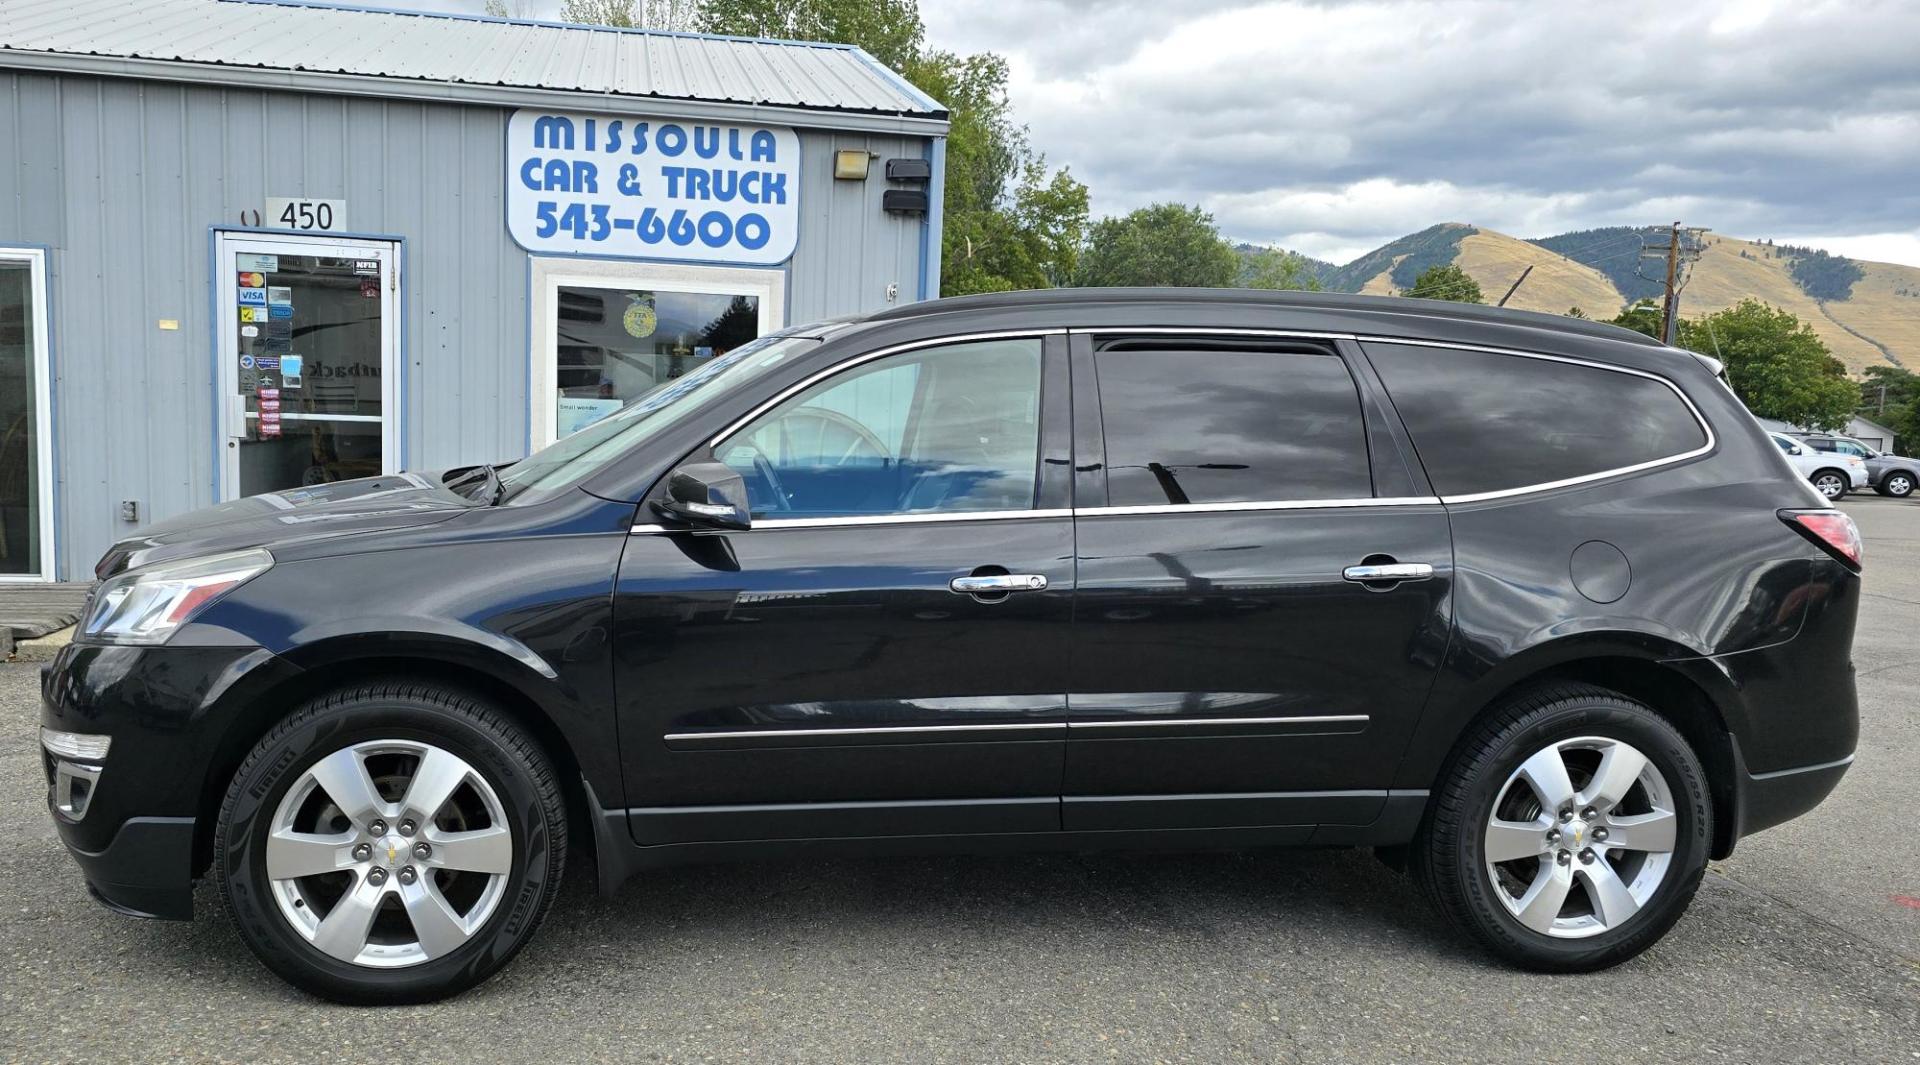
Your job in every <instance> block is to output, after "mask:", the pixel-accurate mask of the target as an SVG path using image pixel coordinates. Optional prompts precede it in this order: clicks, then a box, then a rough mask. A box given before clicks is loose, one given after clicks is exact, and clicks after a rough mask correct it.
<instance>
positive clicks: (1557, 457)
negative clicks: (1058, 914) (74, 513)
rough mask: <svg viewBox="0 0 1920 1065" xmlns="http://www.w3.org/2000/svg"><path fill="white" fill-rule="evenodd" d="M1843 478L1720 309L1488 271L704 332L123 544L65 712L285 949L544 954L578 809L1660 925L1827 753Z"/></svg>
mask: <svg viewBox="0 0 1920 1065" xmlns="http://www.w3.org/2000/svg"><path fill="white" fill-rule="evenodd" d="M1859 567H1860V544H1859V540H1858V538H1857V535H1856V533H1855V531H1854V528H1853V525H1852V523H1851V522H1850V521H1849V520H1848V518H1847V517H1846V516H1845V515H1844V514H1841V513H1839V512H1836V511H1834V510H1831V509H1828V508H1827V507H1826V505H1825V503H1824V501H1822V500H1821V499H1820V498H1819V497H1818V496H1817V495H1816V494H1814V493H1813V491H1812V489H1811V488H1809V487H1808V485H1807V484H1806V483H1805V482H1804V481H1803V480H1802V479H1801V478H1800V477H1799V476H1797V475H1796V474H1795V473H1794V472H1793V470H1792V469H1790V468H1789V467H1788V465H1787V463H1786V459H1785V458H1784V457H1783V456H1782V455H1781V453H1780V451H1779V449H1778V448H1776V447H1775V446H1774V445H1773V444H1772V442H1771V441H1769V440H1768V438H1767V436H1766V434H1765V433H1764V432H1763V431H1762V430H1761V428H1760V427H1759V425H1758V424H1756V423H1755V422H1754V420H1753V419H1752V418H1751V417H1750V416H1749V415H1748V414H1747V412H1746V411H1745V410H1744V409H1743V408H1742V407H1741V406H1740V403H1739V401H1738V400H1736V399H1735V398H1734V396H1733V394H1732V393H1731V392H1730V391H1728V390H1727V389H1726V388H1725V387H1724V385H1723V383H1722V382H1721V381H1719V380H1717V379H1716V368H1715V367H1714V366H1713V365H1712V364H1711V363H1709V362H1707V361H1705V360H1702V359H1700V358H1697V357H1695V356H1693V355H1689V354H1687V353H1684V352H1681V351H1677V350H1674V349H1671V348H1666V347H1661V346H1659V345H1657V344H1655V343H1653V342H1651V341H1649V340H1648V339H1647V338H1645V337H1642V336H1640V335H1638V334H1635V333H1630V332H1626V331H1623V330H1619V329H1615V328H1612V327H1609V326H1602V325H1596V324H1592V323H1587V322H1581V321H1575V320H1571V319H1566V318H1557V317H1549V316H1544V315H1535V314H1523V313H1515V312H1507V311H1494V310H1490V309H1486V308H1480V307H1463V306H1460V305H1457V304H1451V303H1429V302H1425V301H1406V300H1390V299H1380V298H1371V297H1358V296H1355V297H1342V296H1322V295H1255V294H1250V293H1245V292H1216V291H1159V290H1143V291H1130V290H1107V291H1061V292H1042V293H1015V294H1010V295H997V296H990V297H970V298H963V299H957V300H945V301H940V302H934V303H926V304H920V305H917V306H912V307H905V308H900V309H897V310H889V311H887V312H884V313H881V314H876V315H873V316H871V317H867V318H862V319H858V320H847V321H833V322H826V323H822V324H819V325H813V326H808V327H805V328H799V329H793V330H789V331H787V332H785V333H781V334H779V335H777V336H771V337H766V338H764V339H761V340H759V341H756V342H754V343H752V344H749V345H747V346H744V347H741V348H739V349H736V350H734V351H731V352H726V353H724V354H721V355H719V356H717V357H713V358H711V359H709V360H705V361H704V362H703V364H701V365H699V367H698V368H697V369H695V370H694V371H693V372H691V373H689V374H687V375H686V376H684V377H681V378H679V379H677V380H674V381H671V382H668V383H666V384H663V385H662V386H660V387H659V388H657V389H655V390H654V391H653V392H651V393H648V394H647V395H646V396H645V397H643V398H642V399H640V400H638V401H637V402H635V403H634V404H632V405H630V406H628V407H626V408H624V409H622V410H620V411H619V412H617V413H615V414H613V415H612V416H610V417H608V418H606V419H605V420H603V421H600V422H598V423H596V424H594V425H592V426H590V427H588V428H586V429H584V430H582V431H580V432H578V433H576V434H574V435H572V436H569V437H566V438H565V439H562V440H561V441H560V442H559V443H557V444H555V445H553V446H552V447H549V448H547V449H545V450H543V451H540V452H537V453H536V454H534V455H532V456H531V457H529V458H525V459H522V460H520V461H518V462H515V463H513V464H511V465H509V466H505V467H502V468H499V469H496V468H494V467H490V466H481V467H473V468H469V469H464V470H455V471H451V472H449V473H446V474H442V475H428V474H413V473H408V474H401V475H398V476H387V477H378V478H372V479H367V480H361V481H351V482H342V483H338V484H333V485H327V486H322V487H317V488H307V489H300V490H298V491H289V492H282V493H277V494H274V495H270V496H261V497H256V498H253V499H248V500H242V501H239V502H236V503H232V504H228V505H224V506H219V507H215V508H212V509H210V510H206V511H202V512H199V513H196V514H192V515H188V516H186V517H184V518H179V519H176V520H173V521H170V522H166V523H163V524H161V525H158V526H155V527H153V528H151V529H149V530H147V531H146V532H145V533H144V534H142V535H139V536H136V537H134V538H131V539H129V540H126V541H125V542H123V543H120V544H118V545H117V546H115V547H114V548H113V549H112V550H111V551H109V552H108V554H107V555H106V557H105V558H103V559H102V561H101V563H100V565H99V569H98V576H99V577H100V579H101V581H102V583H101V584H100V585H99V586H98V588H97V589H96V591H95V592H94V594H93V597H92V600H91V603H90V606H89V609H88V610H87V612H86V615H85V618H84V621H83V623H82V627H81V632H80V635H79V636H78V638H77V639H75V641H74V643H73V645H72V646H71V647H70V648H68V649H66V650H65V651H64V652H63V653H62V654H61V655H60V657H59V659H58V660H57V661H55V662H54V663H52V664H51V666H50V667H49V668H48V669H47V671H46V674H45V681H44V696H45V710H44V717H43V721H44V724H45V727H44V729H43V731H42V733H41V739H42V744H43V746H44V748H45V752H46V759H45V762H46V772H47V777H48V781H49V784H50V788H51V805H52V813H53V817H54V819H55V821H56V822H57V824H58V826H59V831H60V834H61V836H62V837H63V838H64V839H65V841H66V844H67V846H68V848H69V849H70V850H71V851H72V853H73V856H74V858H75V859H76V860H77V861H78V862H79V863H80V865H81V867H82V869H83V870H84V872H85V875H86V879H87V882H88V885H89V887H90V889H91V890H92V891H93V893H94V894H95V895H97V896H98V897H99V898H100V899H101V900H102V901H104V902H105V903H106V904H107V905H109V906H111V907H113V908H115V909H118V910H121V911H124V912H128V913H133V914H139V915H145V916H154V917H167V918H177V919H187V918H190V917H191V916H192V913H193V883H194V880H195V878H196V877H199V876H201V875H203V874H207V873H209V872H210V873H211V876H212V877H213V879H214V881H215V883H216V884H217V885H218V888H219V891H220V894H221V897H222V899H223V900H224V901H225V903H226V907H227V909H228V910H229V911H230V912H231V914H232V915H233V916H234V918H235V921H236V924H237V926H238V928H239V931H240V933H241V935H242V937H243V938H244V939H245V941H246V942H247V943H248V945H249V946H250V947H251V948H252V949H253V950H254V951H255V952H257V953H258V954H259V956H260V957H261V959H262V960H264V961H265V963H266V964H267V965H268V966H269V967H270V968H272V969H273V970H274V971H275V972H277V973H279V974H280V975H281V976H283V977H286V978H287V979H289V980H291V981H293V982H295V983H297V984H299V985H300V986H302V987H305V988H308V989H311V990H313V991H315V992H317V993H319V994H322V995H326V996H329V997H333V998H337V999H343V1000H352V1001H361V1002H402V1001H417V1000H422V999H427V998H432V997H435V996H439V995H443V994H447V993H449V992H452V991H455V990H458V989H460V988H464V987H467V986H469V985H471V984H473V983H475V982H477V981H479V980H481V979H483V978H485V977H486V976H487V975H488V974H490V973H492V972H494V971H495V970H497V969H499V968H500V967H501V966H502V965H504V964H505V963H506V961H507V960H508V959H509V958H510V957H512V955H513V953H514V952H515V951H516V950H517V949H518V948H519V947H520V946H522V945H523V944H524V943H525V942H526V940H527V938H528V937H529V936H531V935H532V934H533V930H534V928H535V927H536V926H537V925H538V924H539V923H540V919H541V917H542V915H543V914H544V913H545V912H546V909H547V907H548V906H549V905H550V904H551V903H552V901H553V898H554V895H555V891H556V888H557V887H558V882H559V877H560V873H561V870H562V867H563V859H564V856H565V854H566V852H567V850H568V848H569V846H571V847H573V848H575V849H580V848H582V847H584V848H585V849H587V850H588V851H589V853H590V855H591V863H592V866H593V867H594V868H595V869H596V870H597V873H598V880H599V887H600V888H601V890H603V891H610V890H612V889H613V888H614V887H615V886H616V885H618V884H619V883H620V882H621V881H622V880H623V879H624V878H626V877H627V876H629V875H632V874H634V873H636V872H639V871H641V870H645V869H648V868H652V867H656V866H661V865H665V864H669V863H677V862H695V861H714V860H725V859H735V858H749V857H752V858H764V857H767V856H774V855H784V854H794V853H801V852H805V853H809V854H818V853H823V852H828V851H850V852H855V853H862V854H865V853H875V852H925V851H931V850H940V851H946V850H988V849H994V850H998V849H1009V848H1022V849H1025V848H1092V847H1170V848H1204V847H1229V848H1233V847H1252V846H1268V845H1294V844H1307V845H1313V846H1367V847H1375V848H1380V850H1381V854H1382V856H1383V857H1384V858H1386V859H1387V860H1388V862H1389V863H1390V864H1395V865H1401V866H1404V867H1405V868H1406V869H1407V870H1409V871H1410V872H1411V874H1412V875H1413V877H1414V878H1415V879H1416V880H1417V881H1418V882H1419V884H1420V886H1421V887H1422V888H1423V889H1424V890H1425V892H1426V893H1427V895H1428V896H1430V897H1431V899H1432V900H1433V902H1434V903H1435V906H1436V908H1437V910H1438V911H1439V913H1441V914H1442V915H1444V917H1445V918H1446V919H1447V920H1448V921H1450V922H1452V923H1453V924H1455V925H1457V926H1459V927H1461V928H1463V929H1465V930H1466V931H1467V932H1469V933H1471V934H1472V935H1473V936H1475V937H1476V938H1478V939H1479V940H1480V941H1481V942H1482V943H1484V944H1485V945H1486V946H1487V947H1489V948H1490V949H1492V950H1493V951H1495V952H1497V953H1498V954H1500V955H1502V956H1504V957H1506V958H1508V959H1511V960H1512V961H1514V962H1516V963H1518V964H1521V965H1525V966H1529V967H1534V968H1539V969H1546V970H1560V971H1574V970H1590V969H1595V968H1599V967H1602V966H1607V965H1612V964H1615V963H1617V962H1620V961H1622V960H1624V959H1627V958H1630V957H1633V956H1634V955H1635V954H1637V953H1638V952H1640V951H1641V950H1643V949H1645V948H1646V947H1647V946H1648V945H1650V944H1651V943H1653V942H1654V941H1655V940H1657V939H1659V938H1660V936H1661V935H1662V934H1664V933H1665V932H1666V931H1667V929H1668V928H1669V927H1671V926H1672V925H1673V923H1674V922H1675V921H1676V920H1677V919H1678V918H1679V916H1680V914H1681V911H1682V910H1684V909H1685V908H1686V906H1687V903H1688V901H1689V899H1690V898H1691V897H1692V895H1693V893H1694V891H1695V889H1696V887H1697V886H1698V884H1699V882H1700V877H1701V874H1702V871H1703V869H1704V868H1705V865H1706V862H1707V859H1708V858H1709V857H1714V856H1725V855H1727V854H1729V853H1730V852H1731V851H1732V850H1733V847H1734V844H1735V842H1736V841H1737V840H1738V839H1739V838H1740V837H1741V836H1743V835H1746V834H1748V833H1751V832H1756V831H1759V830H1760V829H1763V828H1766V827H1768V826H1770V825H1775V824H1778V823H1780V822H1782V821H1785V820H1787V819H1788V818H1791V817H1794V816H1797V815H1799V814H1801V813H1803V812H1805V811H1806V810H1808V809H1810V808H1811V807H1813V806H1814V805H1815V804H1816V803H1818V802H1819V801H1820V800H1821V799H1822V798H1823V797H1825V796H1826V794H1827V793H1828V792H1829V791H1830V790H1831V789H1832V788H1833V787H1834V785H1835V783H1836V782H1837V781H1838V780H1839V779H1840V776H1841V774H1842V773H1844V772H1845V771H1846V768H1847V765H1848V763H1849V762H1850V761H1851V759H1852V755H1853V750H1854V741H1855V736H1856V731H1857V719H1856V706H1855V697H1854V681H1853V671H1852V666H1851V664H1850V661H1849V649H1850V644H1851V641H1852V638H1853V627H1854V614H1855V610H1856V607H1857V604H1858V600H1859V595H1860V579H1859V577H1858V571H1859Z"/></svg>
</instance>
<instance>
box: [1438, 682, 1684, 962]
mask: <svg viewBox="0 0 1920 1065" xmlns="http://www.w3.org/2000/svg"><path fill="white" fill-rule="evenodd" d="M1712 837H1713V807H1712V804H1711V801H1710V800H1709V798H1708V792H1707V785H1706V774H1705V772H1704V770H1703V769H1702V768H1701V766H1700V761H1699V758H1698V757H1697V756H1696V755H1695V754H1694V752H1693V750H1692V748H1691V747H1689V746H1688V744H1687V741H1686V740H1685V739H1684V738H1683V737H1682V736H1681V735H1680V734H1679V733H1678V732H1677V731H1676V730H1675V729H1674V727H1673V726H1672V725H1671V724H1669V723H1668V722H1667V721H1666V720H1665V719H1663V718H1662V717H1660V715H1658V714H1657V713H1655V712H1654V711H1653V710H1651V709H1649V708H1648V707H1646V706H1644V705H1642V704H1640V703H1637V702H1634V701H1633V700H1631V699H1628V698H1626V697H1624V696H1622V695H1620V694H1618V693H1616V692H1610V691H1607V690H1605V689H1601V688H1593V687H1588V686H1585V685H1571V684H1561V685H1554V686H1551V687H1546V688H1541V689H1538V690H1535V691H1533V692H1531V693H1528V694H1526V695H1523V696H1520V697H1518V698H1516V699H1513V700H1511V701H1509V702H1508V703H1506V704H1505V705H1503V706H1501V707H1499V708H1497V709H1495V710H1494V711H1492V712H1491V713H1490V714H1489V715H1488V717H1487V719H1486V720H1485V721H1484V722H1483V723H1482V724H1481V725H1480V726H1479V727H1478V728H1477V729H1476V730H1475V731H1474V733H1473V735H1471V736H1469V737H1468V738H1467V740H1466V742H1465V743H1464V744H1463V745H1462V748H1461V751H1460V753H1459V754H1458V755H1457V756H1456V757H1455V760H1454V763H1453V764H1452V765H1451V766H1449V768H1448V769H1447V771H1446V772H1445V774H1444V775H1443V776H1442V779H1441V781H1440V783H1439V787H1438V788H1437V789H1436V791H1435V794H1434V798H1433V801H1432V803H1431V804H1430V806H1429V808H1428V812H1427V817H1426V820H1425V823H1424V824H1423V825H1422V826H1421V831H1420V836H1419V838H1418V839H1417V840H1416V841H1415V843H1414V845H1413V847H1412V851H1411V854H1410V858H1411V861H1410V863H1409V864H1410V868H1411V871H1412V872H1413V874H1414V877H1415V880H1416V882H1418V883H1419V885H1420V886H1421V888H1422V889H1423V890H1424V891H1425V892H1426V894H1427V895H1428V897H1429V898H1430V899H1432V900H1433V902H1434V903H1435V905H1436V906H1437V907H1438V908H1439V909H1440V910H1441V912H1442V913H1444V914H1445V915H1447V916H1448V917H1449V918H1451V919H1452V920H1453V921H1454V922H1455V923H1456V924H1457V925H1459V926H1460V927H1461V928H1463V929H1464V930H1465V931H1467V932H1469V933H1470V934H1472V935H1473V936H1474V938H1476V939H1478V940H1479V941H1480V942H1481V943H1482V944H1484V945H1485V946H1487V947H1488V948H1489V949H1491V950H1493V951H1494V952H1495V953H1498V954H1500V955H1502V956H1504V957H1506V958H1507V959H1508V960H1510V961H1512V962H1515V963H1517V964H1519V965H1522V966H1525V967H1527V968H1532V969H1541V970H1547V971H1556V972H1586V971H1591V970H1595V969H1603V968H1606V967H1608V966H1611V965H1617V964H1619V963H1620V962H1623V961H1626V960H1627V959H1629V958H1631V957H1633V956H1634V955H1636V954H1638V953H1640V952H1641V951H1643V950H1645V949H1646V948H1647V947H1649V946H1651V945H1652V944H1653V943H1654V942H1656V941H1658V940H1659V939H1660V937H1661V936H1663V935H1665V934H1666V932H1667V930H1668V929H1669V928H1671V927H1672V926H1673V923H1674V922H1675V921H1677V920H1679V918H1680V915H1681V913H1683V912H1684V911H1685V910H1686V907H1687V904H1688V902H1690V901H1691V900H1692V898H1693V894H1694V892H1695V891H1696V890H1697V889H1698V887H1699V885H1700V877H1701V876H1702V874H1703V873H1704V872H1705V870H1706V862H1707V852H1708V849H1709V843H1710V841H1711V839H1712Z"/></svg>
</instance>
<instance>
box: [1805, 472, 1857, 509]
mask: <svg viewBox="0 0 1920 1065" xmlns="http://www.w3.org/2000/svg"><path fill="white" fill-rule="evenodd" d="M1809 479H1810V480H1811V481H1813V487H1814V489H1815V490H1816V491H1818V492H1819V493H1820V494H1821V495H1823V496H1826V497H1827V500H1828V501H1829V502H1833V503H1838V502H1839V501H1841V500H1842V499H1845V498H1846V497H1847V489H1848V488H1849V487H1851V485H1852V482H1851V481H1849V480H1848V478H1847V475H1846V474H1844V473H1841V472H1840V471H1839V470H1816V471H1814V474H1813V476H1812V477H1811V478H1809Z"/></svg>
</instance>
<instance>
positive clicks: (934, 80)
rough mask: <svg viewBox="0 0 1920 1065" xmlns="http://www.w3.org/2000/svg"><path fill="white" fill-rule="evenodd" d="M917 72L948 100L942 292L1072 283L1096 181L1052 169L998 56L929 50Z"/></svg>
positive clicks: (912, 70)
mask: <svg viewBox="0 0 1920 1065" xmlns="http://www.w3.org/2000/svg"><path fill="white" fill-rule="evenodd" d="M907 77H908V78H909V79H910V80H911V81H912V82H913V83H914V84H915V85H917V86H918V87H919V88H920V89H921V91H923V92H925V93H926V94H927V95H929V96H931V97H933V98H934V99H936V100H939V101H940V102H942V103H944V104H946V105H947V110H948V112H949V121H950V122H951V128H950V129H949V130H948V131H947V172H946V195H945V201H944V204H943V207H944V211H943V220H942V227H943V228H942V233H941V253H940V259H941V279H940V292H941V295H945V296H958V295H963V294H966V293H970V292H1000V291H1005V290H1008V289H1019V288H1044V287H1046V286H1049V285H1059V284H1065V283H1066V281H1067V279H1068V278H1070V277H1071V276H1072V274H1073V270H1074V267H1075V262H1076V259H1077V256H1078V254H1079V249H1080V245H1081V244H1082V242H1083V241H1084V239H1085V236H1086V230H1087V187H1086V186H1085V185H1082V184H1081V183H1080V182H1079V181H1077V180H1075V179H1074V177H1073V175H1072V174H1070V173H1069V172H1067V171H1066V170H1065V169H1062V170H1059V171H1056V172H1054V173H1052V174H1051V175H1049V173H1048V171H1047V165H1046V159H1045V158H1044V157H1042V156H1040V155H1038V154H1037V153H1035V152H1034V151H1033V149H1032V147H1031V146H1030V145H1029V144H1028V143H1027V130H1026V127H1024V126H1021V125H1019V124H1018V123H1017V122H1015V121H1014V119H1013V105H1012V103H1011V102H1010V101H1009V100H1008V98H1007V62H1006V60H1004V59H1002V58H1001V57H999V56H997V55H992V54H990V53H989V54H982V55H969V56H960V55H955V54H953V53H951V52H928V53H927V54H925V55H923V56H921V57H920V58H918V59H916V60H914V61H913V63H912V64H910V65H909V67H908V70H907Z"/></svg>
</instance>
